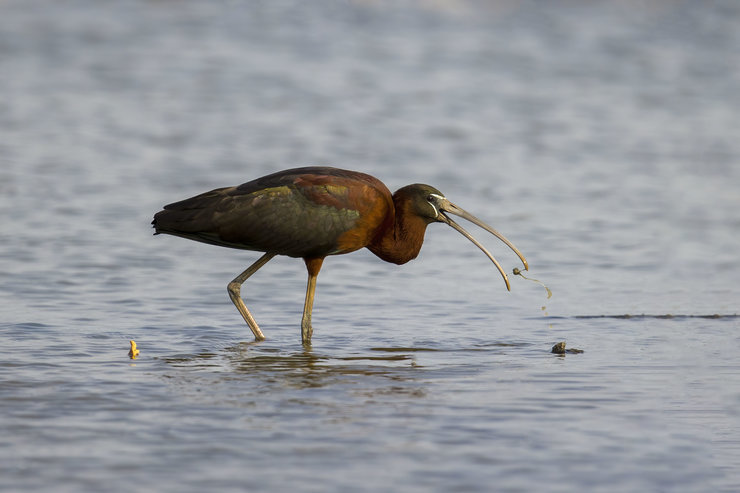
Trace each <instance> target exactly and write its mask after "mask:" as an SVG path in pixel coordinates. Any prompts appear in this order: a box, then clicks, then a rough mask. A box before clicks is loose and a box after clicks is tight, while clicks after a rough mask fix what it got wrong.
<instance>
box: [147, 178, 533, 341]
mask: <svg viewBox="0 0 740 493" xmlns="http://www.w3.org/2000/svg"><path fill="white" fill-rule="evenodd" d="M448 214H454V215H457V216H460V217H462V218H464V219H466V220H468V221H471V222H472V223H474V224H476V225H478V226H480V227H482V228H483V229H485V230H486V231H488V232H490V233H492V234H494V235H495V236H496V237H498V238H499V239H500V240H502V241H503V242H504V243H506V245H508V246H509V247H510V248H511V249H512V250H513V251H514V252H515V253H516V254H517V255H518V256H519V258H520V259H521V261H522V263H523V264H524V268H525V270H526V269H527V268H528V266H527V261H526V260H525V258H524V256H523V255H522V254H521V253H519V250H517V249H516V247H515V246H514V245H513V244H511V242H509V241H508V240H507V239H506V238H505V237H504V236H503V235H501V234H500V233H498V232H497V231H496V230H494V229H493V228H491V227H490V226H488V225H487V224H485V223H484V222H482V221H481V220H479V219H477V218H476V217H474V216H472V215H471V214H469V213H468V212H466V211H464V210H463V209H461V208H460V207H458V206H456V205H454V204H452V203H451V202H450V201H449V200H447V199H446V198H445V197H444V195H442V193H441V192H440V191H439V190H437V189H436V188H434V187H431V186H429V185H422V184H415V185H408V186H405V187H403V188H401V189H399V190H398V191H396V193H394V194H393V195H391V193H390V191H389V190H388V188H387V187H386V186H385V185H384V184H383V183H382V182H381V181H380V180H378V179H377V178H374V177H372V176H370V175H367V174H364V173H359V172H357V171H348V170H343V169H337V168H329V167H306V168H296V169H289V170H285V171H279V172H277V173H273V174H271V175H267V176H264V177H262V178H257V179H256V180H253V181H250V182H247V183H244V184H243V185H239V186H238V187H227V188H218V189H216V190H212V191H210V192H206V193H203V194H200V195H197V196H195V197H192V198H189V199H185V200H182V201H180V202H175V203H172V204H169V205H166V206H165V207H164V210H162V211H159V212H158V213H156V214H155V215H154V220H153V221H152V224H153V225H154V229H155V233H154V234H159V233H166V234H170V235H174V236H181V237H183V238H188V239H191V240H196V241H200V242H203V243H210V244H212V245H219V246H225V247H231V248H239V249H243V250H254V251H260V252H265V253H264V255H262V257H260V258H259V259H258V260H257V261H256V262H255V263H254V264H252V265H251V266H250V267H249V268H247V269H246V270H245V271H244V272H242V273H241V274H239V275H238V276H237V277H236V278H235V279H234V280H233V281H231V282H230V283H229V285H228V292H229V296H230V298H231V301H232V302H233V303H234V305H235V306H236V308H237V309H238V310H239V313H241V315H242V317H244V320H245V321H246V322H247V324H248V325H249V328H250V329H251V330H252V332H253V333H254V337H255V339H257V340H263V339H264V338H265V336H264V335H263V334H262V331H261V330H260V328H259V326H258V325H257V322H255V320H254V318H253V317H252V314H251V313H250V312H249V310H248V309H247V307H246V305H245V304H244V301H243V300H242V298H241V293H240V291H241V285H242V284H243V283H244V281H246V280H247V279H248V278H249V277H250V276H251V275H252V274H254V273H255V272H256V271H257V270H258V269H259V268H260V267H262V266H263V265H265V264H266V263H267V262H268V261H269V260H270V259H271V258H273V257H274V256H275V255H287V256H290V257H300V258H303V260H304V261H305V263H306V268H307V269H308V286H307V288H306V301H305V305H304V308H303V318H302V320H301V339H302V341H303V343H304V344H310V341H311V335H312V332H313V329H312V327H311V311H312V307H313V299H314V291H315V288H316V277H317V276H318V274H319V270H320V269H321V265H322V262H323V261H324V258H325V257H327V256H329V255H338V254H342V253H349V252H352V251H355V250H359V249H360V248H363V247H366V248H368V249H369V250H370V251H371V252H373V253H374V254H375V255H377V256H378V257H380V258H381V259H383V260H385V261H387V262H392V263H395V264H404V263H406V262H408V261H409V260H412V259H414V258H416V256H417V255H418V254H419V250H420V249H421V245H422V243H423V242H424V233H425V231H426V227H427V225H429V224H431V223H433V222H443V223H446V224H448V225H449V226H451V227H453V228H454V229H456V230H457V231H459V232H460V233H461V234H463V235H464V236H465V237H466V238H468V239H469V240H470V241H472V242H473V243H474V244H475V245H476V246H478V248H480V249H481V250H482V251H483V252H484V253H485V254H486V255H487V256H488V258H490V259H491V261H493V263H494V264H496V267H497V268H498V270H499V272H500V273H501V275H502V276H503V278H504V281H505V282H506V287H507V289H508V288H509V287H510V286H509V281H508V278H507V276H506V274H505V273H504V270H503V269H502V268H501V266H500V265H499V263H498V262H497V261H496V259H495V258H493V256H492V255H491V254H490V253H489V252H488V251H487V250H486V249H485V248H484V247H483V246H482V245H481V244H480V243H479V242H478V241H477V240H476V239H475V238H473V237H472V236H471V235H470V234H469V233H468V232H467V231H465V230H464V229H463V228H462V227H461V226H460V225H459V224H457V223H456V222H454V221H453V220H452V219H450V217H449V215H448Z"/></svg>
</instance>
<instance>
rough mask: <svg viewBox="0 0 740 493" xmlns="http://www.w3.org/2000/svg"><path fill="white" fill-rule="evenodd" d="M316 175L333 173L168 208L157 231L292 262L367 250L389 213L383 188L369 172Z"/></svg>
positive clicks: (310, 172) (298, 173)
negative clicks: (285, 257) (271, 254)
mask: <svg viewBox="0 0 740 493" xmlns="http://www.w3.org/2000/svg"><path fill="white" fill-rule="evenodd" d="M317 170H321V171H324V170H330V171H334V169H333V168H302V169H297V170H289V171H287V172H281V173H276V174H274V175H269V176H267V177H263V178H259V179H257V180H254V181H252V182H248V183H245V184H243V185H240V186H239V187H230V188H220V189H216V190H213V191H211V192H207V193H204V194H201V195H198V196H196V197H192V198H190V199H186V200H183V201H180V202H176V203H174V204H170V205H167V206H165V210H164V211H161V212H159V213H157V214H156V215H155V220H154V224H155V228H156V229H157V232H162V233H169V234H174V235H177V236H183V237H186V238H190V239H193V240H197V241H202V242H205V243H211V244H216V245H222V246H228V247H233V248H242V249H247V250H258V251H265V252H275V253H279V254H283V255H289V256H294V257H313V256H325V255H331V254H335V253H345V252H349V251H353V250H357V249H359V248H362V247H363V246H365V245H367V243H368V242H369V241H370V239H371V238H372V237H373V236H374V235H375V233H376V231H377V229H378V228H379V227H380V226H381V225H382V224H384V221H386V216H387V215H388V206H387V202H388V199H387V198H386V197H385V194H384V193H383V190H382V189H381V190H378V189H377V187H376V186H375V184H374V183H371V182H367V181H366V180H364V179H362V177H364V176H367V175H361V179H360V180H358V179H357V178H356V177H355V176H345V175H341V176H338V175H337V173H331V172H317ZM336 171H342V170H336ZM344 173H347V172H344ZM370 178H371V179H372V180H375V179H374V178H372V177H370ZM375 181H376V182H378V183H380V182H379V181H377V180H375ZM380 185H381V186H382V188H383V189H385V186H384V185H382V183H381V184H380ZM385 190H386V191H387V189H385ZM388 197H390V192H388Z"/></svg>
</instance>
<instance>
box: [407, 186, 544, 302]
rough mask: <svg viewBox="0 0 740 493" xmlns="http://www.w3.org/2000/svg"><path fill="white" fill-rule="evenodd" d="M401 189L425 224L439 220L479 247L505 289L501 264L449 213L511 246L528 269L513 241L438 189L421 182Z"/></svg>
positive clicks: (507, 285)
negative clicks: (450, 199) (497, 271)
mask: <svg viewBox="0 0 740 493" xmlns="http://www.w3.org/2000/svg"><path fill="white" fill-rule="evenodd" d="M401 191H403V192H402V193H403V195H405V196H406V197H407V200H408V201H409V202H410V204H409V205H410V206H411V208H412V210H413V212H414V213H415V214H416V215H417V216H419V217H421V218H422V219H423V220H424V221H425V222H426V223H427V224H430V223H433V222H441V223H445V224H447V225H448V226H450V227H452V228H453V229H455V230H457V231H458V232H459V233H460V234H462V235H463V236H465V237H466V238H467V239H468V240H470V241H471V242H473V244H475V246H477V247H478V248H480V249H481V250H482V251H483V253H485V254H486V256H488V258H489V259H491V261H492V262H493V263H494V264H495V265H496V268H497V269H498V270H499V272H500V273H501V275H502V276H503V278H504V282H506V289H509V290H511V286H510V284H509V278H508V277H507V275H506V272H504V269H503V268H502V267H501V264H499V263H498V261H497V260H496V259H495V258H494V257H493V255H491V253H490V252H489V251H488V250H486V248H485V247H484V246H483V245H481V244H480V242H479V241H478V240H476V239H475V238H474V237H473V236H472V235H471V234H470V233H468V232H467V231H466V230H465V229H464V228H463V227H462V226H460V225H459V224H458V223H456V222H455V221H453V220H452V218H450V214H452V215H455V216H458V217H461V218H463V219H465V220H467V221H470V222H471V223H473V224H475V225H476V226H479V227H481V228H483V229H485V230H486V231H488V232H489V233H491V234H492V235H494V236H495V237H496V238H498V239H499V240H501V241H503V242H504V243H505V244H506V246H508V247H509V248H511V249H512V250H513V251H514V253H516V255H517V256H518V257H519V259H520V260H521V261H522V264H523V265H524V270H529V265H528V264H527V259H525V258H524V255H522V253H521V252H520V251H519V249H518V248H517V247H515V246H514V244H513V243H511V242H510V241H509V240H507V239H506V237H505V236H504V235H502V234H501V233H499V232H498V231H496V230H495V229H493V228H492V227H491V226H489V225H488V224H486V223H484V222H483V221H481V220H480V219H478V218H477V217H475V216H474V215H472V214H470V213H469V212H467V211H466V210H465V209H463V208H461V207H459V206H457V205H455V204H453V203H452V202H450V201H449V200H448V199H447V198H446V197H445V196H444V195H443V194H442V192H440V191H439V190H437V189H436V188H434V187H432V186H430V185H423V184H418V183H417V184H415V185H408V186H406V187H404V188H403V189H401V190H399V192H401Z"/></svg>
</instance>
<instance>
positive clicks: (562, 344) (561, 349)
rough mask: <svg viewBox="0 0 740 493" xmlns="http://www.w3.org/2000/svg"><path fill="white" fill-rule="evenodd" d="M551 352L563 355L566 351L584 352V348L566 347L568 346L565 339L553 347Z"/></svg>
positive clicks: (571, 352)
mask: <svg viewBox="0 0 740 493" xmlns="http://www.w3.org/2000/svg"><path fill="white" fill-rule="evenodd" d="M551 352H552V353H553V354H561V355H565V354H566V353H569V354H580V353H582V352H583V349H576V348H572V347H570V348H567V349H566V347H565V341H563V342H558V343H557V344H555V345H554V346H553V347H552V351H551Z"/></svg>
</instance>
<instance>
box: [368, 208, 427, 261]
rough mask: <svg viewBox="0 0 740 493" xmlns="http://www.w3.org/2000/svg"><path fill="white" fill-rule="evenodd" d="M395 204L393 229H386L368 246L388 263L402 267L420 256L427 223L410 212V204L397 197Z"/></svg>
mask: <svg viewBox="0 0 740 493" xmlns="http://www.w3.org/2000/svg"><path fill="white" fill-rule="evenodd" d="M393 202H394V204H393V205H394V209H395V214H394V218H393V227H389V228H386V229H385V230H384V232H383V233H382V234H381V235H380V236H379V237H377V238H375V240H373V242H372V243H371V244H370V245H368V249H369V250H370V251H371V252H373V253H374V254H375V255H377V256H378V257H380V258H381V259H383V260H385V261H386V262H391V263H394V264H399V265H400V264H405V263H406V262H408V261H409V260H413V259H415V258H416V256H417V255H419V251H420V250H421V245H422V243H424V232H425V231H426V229H427V222H426V221H425V220H424V219H422V218H421V217H419V216H418V215H416V214H414V213H412V212H410V211H409V208H410V206H411V205H410V204H409V203H408V202H406V201H403V200H400V199H399V198H398V197H396V196H394V197H393Z"/></svg>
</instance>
